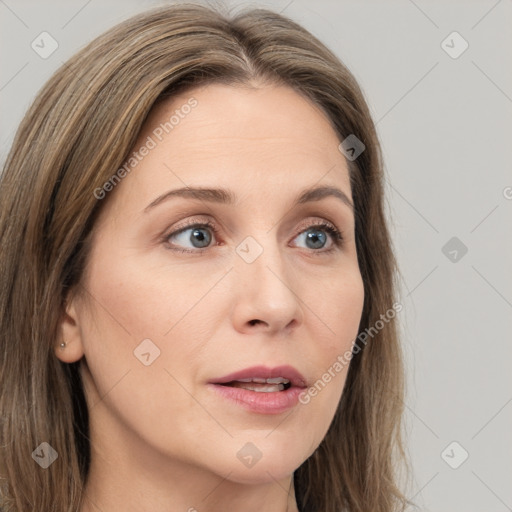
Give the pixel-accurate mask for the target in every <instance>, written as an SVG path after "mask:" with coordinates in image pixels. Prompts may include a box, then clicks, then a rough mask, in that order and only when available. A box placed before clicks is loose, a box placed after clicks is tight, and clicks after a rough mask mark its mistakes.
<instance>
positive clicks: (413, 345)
mask: <svg viewBox="0 0 512 512" xmlns="http://www.w3.org/2000/svg"><path fill="white" fill-rule="evenodd" d="M158 3H162V2H158ZM156 4H157V2H151V1H145V2H144V1H138V2H136V1H127V0H125V1H122V2H121V1H112V0H111V1H107V2H101V1H100V0H89V1H86V0H81V1H76V0H73V1H69V0H68V1H65V2H64V1H63V2H38V1H35V0H33V1H30V2H29V1H14V0H0V34H1V36H0V40H1V50H0V69H1V75H0V99H1V107H0V108H1V110H0V112H1V116H0V127H1V132H0V135H1V140H0V159H1V162H2V163H3V162H4V161H5V157H6V154H7V151H8V149H9V146H10V144H11V141H12V137H13V135H14V131H15V129H16V126H17V125H18V123H19V121H20V119H21V117H22V116H23V114H24V112H25V110H26V109H27V107H28V105H29V104H30V102H31V100H32V99H33V97H34V95H35V94H36V92H37V91H38V89H39V88H40V87H41V86H42V84H43V83H44V81H46V80H47V79H48V78H49V77H50V75H51V74H52V73H53V72H54V71H55V69H56V68H57V67H58V66H60V65H61V64H62V62H63V61H65V60H66V59H67V58H68V57H69V56H71V55H72V54H73V53H75V52H76V50H77V49H78V48H80V47H81V46H83V45H84V44H85V43H86V42H88V41H89V40H91V39H92V38H93V37H95V36H96V35H98V34H100V33H101V32H103V31H104V30H106V29H107V28H109V27H111V26H112V25H114V24H115V23H117V22H119V21H121V20H122V19H125V18H126V17H128V16H130V15H132V14H134V13H136V12H138V11H141V10H143V9H145V8H146V7H150V6H153V5H156ZM225 4H226V5H229V6H231V5H233V6H247V5H253V6H266V7H270V8H273V9H274V10H276V11H282V12H283V13H284V14H286V15H288V16H290V17H292V18H293V19H295V20H296V21H298V22H299V23H301V24H302V25H304V26H305V27H306V28H307V29H309V30H310V31H311V32H312V33H313V34H315V35H316V36H318V37H319V38H320V39H321V40H322V41H323V42H324V43H326V44H327V45H328V46H329V47H330V48H331V49H332V50H334V51H335V53H337V55H338V56H339V57H340V58H341V59H342V60H343V61H344V62H345V64H346V65H347V66H348V67H349V69H350V70H351V71H352V72H353V73H354V75H355V76H356V78H357V79H358V80H359V82H360V84H361V86H362V88H363V90H364V92H365V95H366V98H367V101H368V102H369V105H370V108H371V111H372V113H373V116H374V119H375V121H376V123H377V129H378V132H379V136H380V139H381V142H382V146H383V150H384V157H385V164H386V174H387V175H386V180H387V194H388V214H389V215H390V219H391V222H392V232H393V237H394V244H395V247H396V252H397V256H398V259H399V264H400V267H401V272H402V275H403V287H402V290H401V293H400V297H399V299H400V301H401V302H402V303H403V305H404V309H403V311H402V312H401V313H399V315H398V317H397V318H398V320H399V322H400V325H401V330H402V332H403V339H404V347H405V351H406V356H407V378H408V395H407V399H406V411H407V415H406V427H407V432H408V449H409V452H410V456H411V461H412V467H413V480H412V483H411V485H410V487H409V489H408V490H407V495H408V496H409V497H410V498H412V499H413V500H414V501H415V502H416V503H417V504H418V505H419V507H420V509H421V510H426V511H427V510H428V511H436V512H453V511H465V512H473V511H474V512H477V511H478V512H481V511H485V512H502V511H506V510H512V486H511V485H510V483H511V482H512V442H511V432H512V428H511V427H512V386H511V385H510V384H511V378H510V369H509V367H510V361H511V355H512V348H511V347H512V343H511V334H510V333H511V328H512V272H511V262H512V242H511V239H512V236H511V235H512V173H511V169H512V167H511V161H512V154H511V142H512V0H498V1H495V0H485V1H483V0H482V1H472V2H469V1H466V2H456V1H453V0H452V1H449V2H448V1H441V0H439V1H435V2H434V1H427V0H415V1H413V0H395V1H382V0H378V1H365V2H364V3H363V2H361V1H360V0H359V1H357V0H350V1H348V0H342V1H338V2H336V1H328V0H322V1H309V2H308V1H305V0H292V1H290V0H279V1H275V2H270V1H268V2H235V1H226V2H225ZM43 31H47V32H49V33H50V34H51V35H52V37H53V38H55V40H56V41H57V42H58V45H59V46H58V49H57V50H56V51H55V52H54V53H53V54H52V55H51V56H49V57H48V58H47V59H43V58H41V57H40V56H39V55H38V54H37V53H36V52H35V51H34V50H33V49H32V48H31V43H32V41H33V40H35V39H36V38H37V37H38V36H39V34H40V33H41V32H43ZM454 31H456V32H458V33H459V34H460V36H461V37H462V38H463V39H464V40H465V41H467V43H468V44H469V47H468V48H467V50H466V51H465V52H464V53H462V54H461V55H460V56H458V58H452V57H451V56H450V55H449V54H448V53H447V52H446V51H445V50H444V49H443V47H442V42H443V41H444V40H445V39H446V38H447V36H449V35H450V34H451V33H452V32H454ZM457 37H458V36H450V37H449V38H448V39H447V41H446V43H445V45H444V47H445V48H447V49H448V50H449V51H450V52H452V54H453V53H454V52H458V51H459V50H460V49H461V48H462V46H461V45H462V44H463V41H462V40H460V39H457ZM450 47H451V48H450ZM507 187H510V188H507ZM452 237H457V239H458V241H456V244H459V247H457V246H453V247H451V246H449V247H448V248H447V249H445V252H446V253H447V255H448V256H445V254H444V253H443V250H442V248H443V247H444V246H445V244H446V243H447V242H448V241H449V240H450V239H451V238H452ZM460 243H463V244H464V245H465V246H466V247H467V250H468V251H467V253H466V254H464V255H462V252H461V250H460ZM454 250H455V251H457V252H456V253H455V252H453V251H454ZM450 251H451V254H450ZM450 258H451V259H454V258H455V259H456V261H451V259H450ZM453 441H456V442H457V443H458V445H455V446H453V445H452V446H450V447H449V448H448V450H447V451H444V450H445V448H446V447H448V445H450V443H452V442H453ZM462 450H465V451H467V452H468V454H469V457H468V459H467V460H466V461H465V462H464V463H463V464H461V465H460V466H459V467H458V468H457V469H452V467H450V466H449V464H448V462H450V463H451V464H452V465H453V466H456V465H457V464H458V463H460V461H461V460H462V459H461V457H462V455H463V454H464V452H463V451H462ZM443 452H444V458H443V456H442V453H443Z"/></svg>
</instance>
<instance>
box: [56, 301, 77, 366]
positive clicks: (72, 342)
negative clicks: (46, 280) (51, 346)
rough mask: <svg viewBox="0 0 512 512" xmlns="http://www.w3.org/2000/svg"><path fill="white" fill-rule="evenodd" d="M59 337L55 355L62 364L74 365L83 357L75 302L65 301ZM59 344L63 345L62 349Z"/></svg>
mask: <svg viewBox="0 0 512 512" xmlns="http://www.w3.org/2000/svg"><path fill="white" fill-rule="evenodd" d="M58 332H59V336H58V337H57V340H56V343H55V355H56V356H57V358H58V359H60V360H61V361H62V362H63V363H74V362H76V361H78V360H79V359H81V358H82V357H83V355H84V349H83V343H82V333H81V329H80V323H79V321H78V314H77V301H76V300H75V298H73V299H72V300H71V301H70V302H68V301H65V302H64V305H63V310H62V313H61V316H60V320H59V329H58ZM61 343H65V344H66V345H65V346H64V347H62V346H61Z"/></svg>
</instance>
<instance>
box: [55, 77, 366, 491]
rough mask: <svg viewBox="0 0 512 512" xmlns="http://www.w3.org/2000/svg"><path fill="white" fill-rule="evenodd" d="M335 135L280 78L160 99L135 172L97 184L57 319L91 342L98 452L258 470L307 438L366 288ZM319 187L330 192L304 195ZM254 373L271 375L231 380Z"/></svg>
mask: <svg viewBox="0 0 512 512" xmlns="http://www.w3.org/2000/svg"><path fill="white" fill-rule="evenodd" d="M187 105H188V106H187ZM172 116H174V117H172ZM166 123H167V124H166ZM339 143H340V141H339V140H338V138H337V136H336V134H335V132H334V131H333V129H332V127H331V125H330V124H329V122H328V120H327V118H326V117H325V116H324V115H323V114H322V113H321V112H320V110H318V109H317V108H316V107H314V106H313V104H312V103H310V102H309V101H307V100H306V99H304V98H303V97H302V96H300V95H298V94H297V93H296V92H294V91H293V90H292V89H290V88H287V87H282V86H268V85H266V86H263V87H261V88H259V89H246V88H238V87H228V86H225V85H210V86H208V87H204V88H197V89H194V90H191V91H188V92H186V93H183V94H181V95H180V96H175V97H173V98H172V99H171V100H166V101H164V102H162V103H161V104H159V105H158V106H157V107H155V108H154V109H153V111H152V112H151V115H150V116H149V118H148V119H147V121H146V123H145V125H144V127H143V130H142V132H141V134H140V136H139V139H138V141H137V143H136V144H135V146H134V148H133V150H132V151H133V152H137V155H138V156H133V160H132V161H131V164H132V165H131V168H130V167H129V166H128V167H126V169H127V170H128V171H129V172H124V173H123V172H121V173H120V176H121V177H122V176H123V175H125V176H124V177H123V178H122V179H121V180H120V181H119V180H117V182H116V184H115V185H114V186H112V189H113V190H110V191H108V189H109V188H110V187H109V186H108V185H107V186H106V187H105V190H107V192H106V194H105V198H104V199H102V200H104V201H106V203H105V205H104V207H105V208H104V209H103V210H102V212H101V216H100V218H99V220H98V222H97V223H96V226H95V235H94V239H93V245H92V250H91V253H90V259H89V261H88V267H87V272H86V274H85V275H84V279H83V281H82V286H81V287H80V288H79V291H81V292H82V296H81V297H80V296H77V297H76V298H75V299H73V300H71V302H69V303H68V309H67V315H66V318H65V319H64V320H63V322H62V329H63V333H62V334H63V339H64V340H66V341H67V342H68V346H67V348H66V349H65V350H64V351H59V357H60V359H62V360H63V361H66V362H71V361H73V360H78V359H80V358H81V357H82V356H85V357H84V358H83V359H82V363H81V373H82V378H83V380H84V384H85V391H86V396H87V401H88V406H89V410H90V424H91V440H92V442H93V444H94V446H95V450H96V452H98V453H100V454H101V456H102V457H104V458H105V459H112V458H115V460H116V461H117V463H118V464H124V463H126V464H128V463H129V461H131V463H132V464H133V465H137V466H144V467H145V468H146V469H148V468H150V467H159V468H160V471H162V472H165V469H164V468H170V467H173V468H177V467H179V465H182V466H183V467H184V465H186V466H187V468H189V469H191V468H195V469H197V470H198V471H203V472H205V471H206V472H210V473H215V475H219V476H222V477H223V478H224V477H226V475H228V476H227V477H226V478H227V479H228V480H230V481H232V482H240V483H249V482H250V483H258V482H259V483H263V482H270V481H275V480H277V481H281V480H283V479H286V478H288V477H289V476H290V475H291V474H292V473H293V471H294V470H295V469H296V468H297V467H298V466H300V464H301V463H302V462H303V461H304V460H305V459H306V458H308V456H309V455H311V454H312V452H313V451H314V450H315V449H316V448H317V446H318V445H319V443H320V442H321V441H322V439H323V437H324V436H325V434H326V432H327V429H328V427H329V425H330V423H331V421H332V419H333V416H334V413H335V410H336V407H337V405H338V402H339V400H340V396H341V393H342V390H343V386H344V382H345V378H346V375H347V370H348V368H347V367H346V366H344V367H343V368H342V369H341V370H340V369H339V365H338V366H337V370H336V371H333V368H334V367H336V365H335V363H336V362H337V361H339V359H338V356H342V355H343V354H344V353H345V352H346V351H347V350H350V349H351V347H352V343H353V341H354V339H355V338H356V336H357V330H358V326H359V321H360V318H361V313H362V308H363V298H364V291H363V282H362V279H361V275H360V271H359V267H358V261H357V253H356V245H355V238H354V235H355V234H354V214H353V211H352V208H351V207H350V205H349V204H350V201H351V200H352V196H351V189H350V182H349V174H348V167H347V163H346V161H345V158H344V156H343V154H342V153H341V152H340V150H339V149H338V145H339ZM144 147H145V148H146V149H143V148H144ZM131 155H132V153H131ZM118 176H119V175H118ZM318 187H333V188H335V189H338V190H339V197H336V195H333V194H328V195H324V194H323V193H321V192H319V193H317V194H316V195H313V196H312V197H310V198H309V199H311V200H308V201H303V202H297V201H298V198H300V197H301V195H302V194H304V193H305V192H311V191H313V190H314V189H316V188H318ZM196 188H202V189H216V190H218V191H216V192H203V193H202V195H201V196H200V198H196V197H193V194H192V189H196ZM184 189H185V191H183V190H184ZM187 189H188V192H187V191H186V190H187ZM221 189H222V191H223V192H222V193H221V192H220V190H221ZM176 190H181V191H182V192H181V193H179V194H177V193H176V194H172V195H171V194H170V193H171V192H172V191H176ZM228 194H229V198H230V201H228V200H227V199H228ZM98 195H99V194H98ZM343 195H344V196H346V201H344V200H343ZM340 197H341V198H340ZM306 199H307V198H306ZM321 224H327V225H328V226H329V227H328V228H325V227H319V225H321ZM191 226H193V227H191ZM331 226H332V227H333V228H334V229H335V230H339V231H340V232H341V233H342V237H343V238H342V240H341V241H338V240H337V237H336V235H334V234H332V232H331V231H330V227H331ZM279 367H281V368H279ZM245 369H247V371H246V372H243V373H242V374H238V375H233V374H234V373H237V372H240V371H242V370H245ZM329 370H330V375H328V377H330V378H328V377H325V376H324V377H322V376H323V375H324V374H325V373H326V372H329ZM301 376H302V377H301ZM280 377H282V378H283V379H282V380H281V379H279V378H280ZM264 378H277V381H272V382H270V383H267V382H265V384H262V383H261V382H260V383H258V382H254V381H253V382H237V383H235V382H233V381H235V380H239V379H240V380H242V379H244V380H248V379H256V380H258V379H264ZM286 379H287V380H289V381H291V383H290V384H292V385H291V386H290V387H289V388H288V383H287V382H286ZM301 379H303V381H302V382H301ZM319 380H320V381H321V384H319V383H317V381H319ZM220 381H223V382H224V385H222V384H219V382H220ZM226 381H227V383H226ZM215 382H216V383H217V384H215ZM229 382H231V383H230V384H229ZM315 383H317V393H316V394H315V393H313V394H314V396H312V395H308V399H307V400H305V399H303V398H302V397H304V396H306V395H305V394H302V395H301V399H300V400H299V394H300V393H301V392H304V391H305V388H303V387H302V386H308V387H311V386H314V385H315ZM281 388H285V389H281ZM127 447H129V450H127ZM123 448H124V450H123ZM114 454H115V455H114ZM156 461H158V463H157V462H156ZM167 463H168V466H167V465H166V464H167Z"/></svg>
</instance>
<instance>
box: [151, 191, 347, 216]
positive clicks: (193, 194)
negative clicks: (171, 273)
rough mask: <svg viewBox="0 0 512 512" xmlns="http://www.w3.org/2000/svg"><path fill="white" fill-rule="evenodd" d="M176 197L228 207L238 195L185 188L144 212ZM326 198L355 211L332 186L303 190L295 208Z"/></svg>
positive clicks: (160, 200)
mask: <svg viewBox="0 0 512 512" xmlns="http://www.w3.org/2000/svg"><path fill="white" fill-rule="evenodd" d="M174 197H182V198H186V199H198V200H200V201H206V202H210V203H218V204H227V205H235V204H236V203H237V197H236V195H235V194H234V193H233V192H232V191H231V190H228V189H225V188H204V187H184V188H178V189H175V190H170V191H168V192H165V193H164V194H162V195H161V196H159V197H157V198H156V199H155V200H154V201H153V202H152V203H150V204H149V205H148V206H146V208H144V212H148V211H149V210H151V209H153V208H154V207H155V206H157V205H159V204H161V203H163V202H165V201H167V200H169V199H171V198H174ZM326 197H335V198H337V199H339V200H340V201H341V202H342V203H343V204H345V205H346V206H348V207H349V208H350V209H351V210H352V212H353V211H354V205H353V204H352V201H351V200H350V199H349V198H348V196H347V195H346V194H345V192H343V190H341V189H339V188H336V187H332V186H319V187H315V188H313V189H306V190H303V191H302V192H300V194H299V195H298V197H297V199H296V200H295V203H294V206H296V205H299V204H304V203H309V202H312V201H320V200H322V199H325V198H326Z"/></svg>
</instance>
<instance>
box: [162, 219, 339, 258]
mask: <svg viewBox="0 0 512 512" xmlns="http://www.w3.org/2000/svg"><path fill="white" fill-rule="evenodd" d="M205 227H207V228H210V229H211V230H212V231H213V234H214V235H215V237H216V238H217V235H218V234H219V230H218V229H217V227H216V226H215V224H213V223H212V222H211V221H204V222H200V223H199V222H192V223H190V224H186V225H185V226H183V227H181V228H179V229H178V230H176V231H173V232H171V233H169V234H166V235H165V236H164V237H163V238H162V242H164V243H166V244H167V245H168V246H169V249H171V250H173V251H178V252H180V253H189V254H191V253H195V254H197V253H203V252H204V251H206V250H208V249H209V248H210V247H204V248H202V249H201V248H198V249H193V250H192V249H180V248H177V247H171V246H170V245H171V244H169V243H168V241H169V238H171V237H172V236H173V235H178V234H180V233H181V232H182V231H187V230H189V229H192V228H205ZM311 228H318V229H320V230H324V231H326V232H327V233H329V235H331V238H332V239H333V246H332V247H331V248H330V249H327V250H315V249H310V251H311V252H312V253H313V254H315V255H318V256H320V255H322V254H323V255H325V254H329V253H331V252H333V251H335V250H336V249H339V248H340V247H341V246H342V245H343V233H342V232H341V231H340V230H339V229H337V228H336V226H334V225H333V224H331V223H329V222H326V221H319V222H313V223H312V224H310V225H308V226H307V227H306V228H305V229H303V230H302V231H300V232H299V233H297V235H296V236H295V237H294V239H295V238H297V236H299V235H301V234H302V233H304V232H305V231H308V230H310V229H311Z"/></svg>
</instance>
